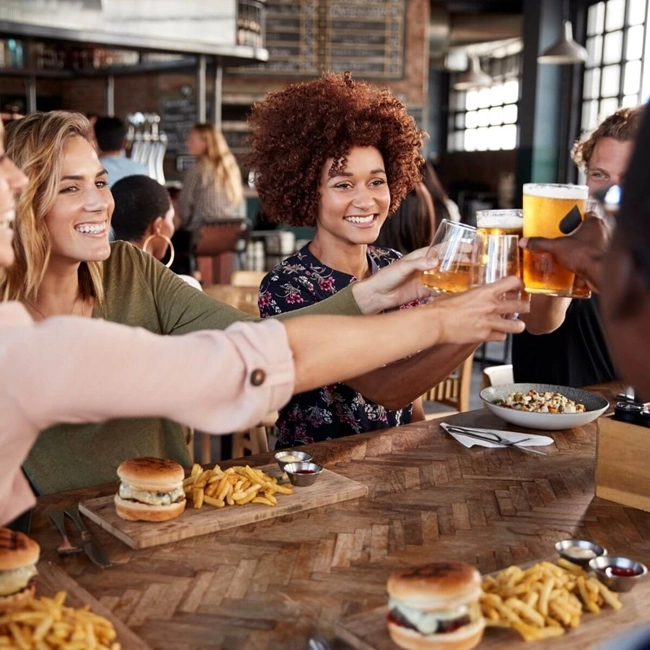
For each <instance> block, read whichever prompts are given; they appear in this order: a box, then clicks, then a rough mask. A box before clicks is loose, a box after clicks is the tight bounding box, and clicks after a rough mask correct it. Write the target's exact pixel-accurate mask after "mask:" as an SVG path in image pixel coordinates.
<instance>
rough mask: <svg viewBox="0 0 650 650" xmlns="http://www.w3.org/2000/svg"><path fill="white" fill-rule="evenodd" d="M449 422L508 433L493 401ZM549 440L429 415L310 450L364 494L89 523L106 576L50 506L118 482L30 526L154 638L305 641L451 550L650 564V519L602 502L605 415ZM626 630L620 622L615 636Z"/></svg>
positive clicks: (381, 599) (253, 645)
mask: <svg viewBox="0 0 650 650" xmlns="http://www.w3.org/2000/svg"><path fill="white" fill-rule="evenodd" d="M453 421H454V422H455V423H457V424H463V425H473V426H483V427H489V428H503V423H501V422H500V421H499V420H497V419H496V418H495V417H494V416H492V415H490V414H489V413H488V412H487V411H473V412H470V413H465V414H461V415H457V416H455V417H454V418H453ZM551 435H552V436H553V438H554V440H555V444H554V445H552V446H549V447H545V448H544V449H545V450H548V456H547V457H541V456H540V457H538V456H532V455H529V454H524V453H522V452H519V451H517V450H515V449H485V448H478V447H474V448H472V449H465V448H464V447H463V446H461V445H460V444H459V443H458V442H456V441H455V440H453V439H452V438H451V437H449V436H447V435H446V434H444V432H442V431H441V430H440V428H439V426H438V425H437V424H436V423H435V421H433V422H427V423H420V424H414V425H409V426H406V427H401V428H396V429H390V430H387V431H384V432H381V433H374V434H367V435H360V436H353V437H350V438H345V439H342V440H338V441H332V442H327V443H320V444H318V445H313V446H312V447H311V451H312V453H313V454H314V456H315V458H316V460H317V461H318V462H322V463H323V464H324V465H326V466H327V467H329V468H330V469H332V468H334V467H335V468H336V472H338V473H340V474H343V475H345V476H348V477H350V478H353V479H354V480H357V481H360V482H362V483H365V484H366V485H367V486H368V488H369V494H368V497H367V498H365V499H357V500H353V501H348V502H345V503H341V504H336V505H331V506H327V507H324V508H321V509H317V510H311V511H307V512H303V513H298V514H294V515H289V516H286V517H281V518H278V519H273V520H269V521H264V522H260V523H256V524H250V525H247V526H244V527H241V528H237V529H231V530H225V531H222V532H221V533H215V534H209V535H205V536H202V537H196V538H193V539H188V540H184V541H181V542H177V543H173V544H169V545H167V546H161V547H156V548H151V549H144V550H140V551H134V550H132V549H130V548H128V547H127V546H125V545H124V544H122V543H121V542H120V541H118V540H117V539H115V538H114V537H112V536H111V535H110V534H109V533H107V532H106V531H103V530H101V529H99V528H98V527H97V526H95V525H94V524H90V528H91V530H92V531H93V533H95V534H96V536H97V539H98V540H99V541H100V542H101V544H102V545H103V546H104V548H105V549H106V551H107V552H108V555H109V556H110V558H111V560H112V561H113V566H112V567H111V568H109V569H106V570H101V569H99V568H97V567H95V566H94V565H92V564H90V562H89V561H88V560H87V559H86V558H85V556H79V555H76V556H68V557H65V558H60V557H58V556H57V554H56V551H55V548H56V546H57V544H58V542H59V537H58V533H57V532H56V531H55V530H54V528H53V527H52V526H51V524H50V522H49V519H47V516H46V515H47V512H48V510H49V509H51V508H59V507H63V506H64V505H68V504H70V503H75V502H78V501H79V500H80V498H91V497H93V496H98V495H101V494H107V493H110V491H111V488H110V487H109V488H106V487H105V486H104V488H98V489H95V490H84V491H77V492H75V493H72V492H71V493H68V494H66V495H58V496H50V497H45V498H43V499H42V500H41V502H40V504H39V507H38V509H37V512H36V514H35V518H34V527H33V530H32V533H33V535H34V537H35V538H36V539H37V540H38V541H39V542H40V543H41V545H42V548H43V558H44V559H45V560H51V561H53V562H56V563H58V564H60V565H61V566H62V567H63V568H64V569H65V571H66V572H67V573H68V574H69V575H70V576H72V577H73V578H74V579H75V580H77V581H78V582H79V584H80V585H81V586H83V587H84V588H85V589H86V590H87V591H88V592H90V593H91V594H92V595H93V596H95V597H96V598H97V599H98V600H100V601H101V602H102V604H103V605H104V606H106V607H107V608H109V609H110V610H112V611H113V613H114V614H115V616H116V617H118V618H119V619H120V620H122V621H123V622H125V623H126V624H127V625H128V626H129V627H131V628H132V629H133V630H134V632H135V633H136V634H138V635H139V636H140V637H142V638H143V639H144V640H145V641H146V642H147V643H149V644H150V645H151V646H152V647H153V648H157V649H160V650H199V649H207V648H224V649H228V650H253V649H259V650H266V649H268V650H280V649H286V648H305V647H306V646H307V639H308V638H309V637H310V636H311V635H313V634H321V635H324V636H325V637H329V638H331V637H333V635H334V625H335V622H336V621H337V620H338V619H340V618H342V617H345V616H349V615H351V614H356V613H360V612H363V611H366V610H370V609H374V608H376V607H378V606H380V605H382V604H384V603H385V602H386V593H385V584H386V579H387V577H388V575H389V573H390V572H391V571H393V570H394V569H396V568H397V567H401V566H406V565H417V564H422V563H426V562H431V561H438V560H452V559H453V560H461V561H465V562H469V563H472V564H475V565H476V566H477V567H478V568H479V570H480V571H481V572H483V573H488V572H491V571H494V570H496V569H500V568H502V567H505V566H507V565H509V564H512V563H521V562H526V561H531V560H537V559H540V558H549V557H552V555H553V544H554V543H555V542H556V541H558V540H560V539H564V538H568V537H585V538H588V539H593V540H596V541H598V542H599V543H601V544H602V545H604V546H605V547H606V548H607V549H609V551H610V553H620V554H625V555H630V556H632V557H634V558H636V559H638V560H640V561H642V562H645V563H646V564H648V563H650V514H649V513H645V512H642V511H639V510H634V509H630V508H624V507H622V506H619V505H617V504H614V503H611V502H607V501H603V500H599V499H596V498H594V496H593V495H594V463H595V444H596V425H595V424H592V425H588V426H586V427H584V428H580V429H573V430H571V431H563V432H555V433H552V434H551ZM269 457H270V454H266V455H260V456H259V457H255V458H254V459H252V460H253V461H254V462H255V464H258V465H261V464H264V463H267V462H268V461H269ZM622 469H624V468H622ZM113 489H114V486H113ZM639 622H642V620H639ZM628 625H629V622H628ZM622 627H625V624H623V625H620V626H619V625H618V623H617V620H616V617H612V622H611V626H610V628H609V632H611V634H615V633H616V632H617V631H619V629H620V628H622ZM513 638H514V637H513ZM562 642H563V640H562V639H559V640H558V641H557V642H556V643H557V645H553V646H552V647H557V648H563V647H566V646H563V645H562ZM334 647H345V646H344V645H343V644H342V642H340V641H334ZM505 647H507V646H505V645H504V648H505ZM544 647H545V648H547V647H549V645H547V644H544Z"/></svg>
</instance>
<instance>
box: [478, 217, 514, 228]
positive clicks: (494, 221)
mask: <svg viewBox="0 0 650 650" xmlns="http://www.w3.org/2000/svg"><path fill="white" fill-rule="evenodd" d="M476 227H477V228H503V229H508V230H517V229H519V230H521V229H522V228H523V227H524V220H523V219H522V218H521V217H514V216H512V215H505V214H504V215H501V216H499V215H489V216H486V217H477V219H476Z"/></svg>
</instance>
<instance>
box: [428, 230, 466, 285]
mask: <svg viewBox="0 0 650 650" xmlns="http://www.w3.org/2000/svg"><path fill="white" fill-rule="evenodd" d="M475 238H476V228H472V226H467V225H465V224H462V223H458V222H457V221H450V220H449V219H443V220H442V222H441V223H440V226H438V230H436V234H435V235H434V237H433V241H432V242H431V246H429V250H428V251H427V258H429V259H433V260H435V261H436V266H434V267H433V268H431V269H427V270H426V271H422V283H423V284H424V286H425V287H428V288H429V289H431V290H432V291H435V292H436V293H458V292H461V291H467V289H469V275H470V268H471V264H472V255H473V253H474V241H475Z"/></svg>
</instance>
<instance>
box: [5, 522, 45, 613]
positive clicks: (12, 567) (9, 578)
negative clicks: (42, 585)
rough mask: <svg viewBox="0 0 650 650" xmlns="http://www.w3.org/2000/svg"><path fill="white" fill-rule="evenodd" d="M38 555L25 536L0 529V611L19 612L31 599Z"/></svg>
mask: <svg viewBox="0 0 650 650" xmlns="http://www.w3.org/2000/svg"><path fill="white" fill-rule="evenodd" d="M40 553H41V549H40V547H39V545H38V544H37V543H36V542H35V541H34V540H33V539H31V538H30V537H27V535H23V533H16V532H14V531H13V530H9V529H8V528H0V611H6V610H10V609H18V608H20V607H22V606H23V605H24V604H25V603H26V601H27V600H29V599H30V598H31V597H32V596H33V595H34V591H35V588H36V582H35V580H34V576H35V575H36V573H37V571H36V563H37V562H38V558H39V555H40Z"/></svg>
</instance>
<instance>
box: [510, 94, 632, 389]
mask: <svg viewBox="0 0 650 650" xmlns="http://www.w3.org/2000/svg"><path fill="white" fill-rule="evenodd" d="M642 112H643V111H642V107H640V106H637V107H634V108H621V109H619V110H617V111H616V112H615V113H613V114H612V115H610V116H609V117H607V118H606V119H605V120H603V122H602V123H601V124H600V125H599V126H598V127H597V128H596V129H595V130H594V131H592V132H591V133H589V134H587V136H586V137H584V138H582V139H581V140H579V141H578V142H576V144H575V145H574V147H573V151H572V157H573V160H574V162H575V163H576V165H577V166H578V167H579V168H580V170H581V171H583V172H584V173H585V174H586V182H587V185H588V187H589V191H590V192H594V191H595V190H598V189H599V188H602V187H604V186H608V185H616V184H620V183H621V182H622V180H623V178H624V176H625V171H626V169H627V166H628V162H629V160H630V156H631V154H632V149H633V146H634V138H635V136H636V133H637V131H638V128H639V123H640V121H641V116H642ZM522 320H523V321H524V322H525V323H526V331H525V332H523V333H522V334H519V335H518V336H515V337H514V338H513V345H512V363H513V370H514V377H515V381H516V382H535V383H544V384H558V385H560V386H573V387H575V388H578V387H580V386H588V385H591V384H598V383H603V382H607V381H612V380H613V379H614V378H615V377H616V372H615V370H614V365H613V363H612V358H611V355H610V352H609V347H608V344H607V341H606V339H605V333H604V330H603V325H602V321H601V315H600V300H599V298H598V296H595V295H594V296H592V297H591V298H589V299H579V300H572V299H570V298H553V297H549V296H543V295H532V297H531V311H530V313H528V314H526V315H525V316H522Z"/></svg>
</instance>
